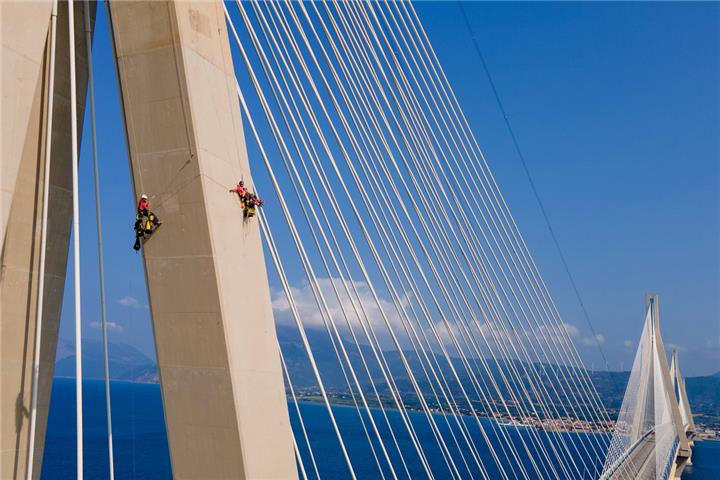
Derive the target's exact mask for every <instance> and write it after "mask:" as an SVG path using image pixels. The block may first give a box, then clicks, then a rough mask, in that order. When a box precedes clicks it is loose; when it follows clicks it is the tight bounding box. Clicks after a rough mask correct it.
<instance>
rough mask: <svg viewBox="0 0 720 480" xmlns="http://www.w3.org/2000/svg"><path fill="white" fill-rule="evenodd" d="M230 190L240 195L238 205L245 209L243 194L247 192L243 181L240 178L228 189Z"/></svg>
mask: <svg viewBox="0 0 720 480" xmlns="http://www.w3.org/2000/svg"><path fill="white" fill-rule="evenodd" d="M230 192H231V193H237V194H238V197H240V207H241V208H242V209H243V210H245V194H246V193H247V189H246V188H245V182H243V181H242V180H240V181H239V182H238V184H237V186H236V187H235V188H231V189H230Z"/></svg>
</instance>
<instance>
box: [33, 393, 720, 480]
mask: <svg viewBox="0 0 720 480" xmlns="http://www.w3.org/2000/svg"><path fill="white" fill-rule="evenodd" d="M111 391H112V414H113V435H114V443H113V445H114V451H115V472H116V478H118V479H119V480H124V479H137V480H144V479H147V480H164V479H171V478H172V470H171V467H170V456H169V452H168V447H167V438H166V435H165V420H164V417H163V408H162V399H161V395H160V387H159V385H146V384H137V383H127V382H112V384H111ZM83 407H84V423H83V425H84V440H85V443H84V445H85V447H84V448H85V450H84V455H85V476H86V478H91V479H103V478H108V454H107V430H106V418H105V400H104V383H103V382H102V381H95V380H88V381H85V382H84V384H83ZM300 409H301V411H302V415H303V419H304V421H305V423H306V427H307V429H308V433H309V436H310V439H311V442H312V448H313V450H314V451H315V452H316V455H318V454H319V455H320V457H321V461H318V468H319V471H320V476H321V477H322V478H333V479H335V478H348V477H349V475H348V473H347V472H348V470H347V467H346V466H345V463H344V461H343V457H342V454H341V452H340V449H339V447H338V442H337V439H336V438H335V435H334V432H333V430H332V428H331V426H330V423H329V421H328V416H327V412H326V410H325V407H324V406H323V405H320V404H314V403H301V405H300ZM290 413H291V420H292V422H293V428H295V435H296V438H297V441H298V444H299V445H300V448H301V450H302V451H303V458H304V459H305V466H306V469H307V470H308V475H309V476H310V478H314V476H313V475H312V474H311V472H310V471H311V470H312V466H311V464H310V460H309V455H308V454H307V447H305V444H304V441H303V437H302V432H301V431H300V430H299V427H298V422H297V418H296V416H295V415H294V406H291V408H290ZM334 413H335V416H336V419H337V421H338V424H339V426H340V429H341V431H342V432H343V437H344V439H345V442H346V445H347V448H348V451H349V453H350V457H351V458H352V459H353V460H354V463H353V466H354V468H355V470H356V474H357V476H358V478H362V479H374V478H379V475H378V470H377V467H376V464H375V461H374V460H373V456H372V452H371V450H370V447H369V446H368V443H367V440H366V437H365V434H364V432H363V430H362V425H361V423H360V422H359V421H358V416H357V412H356V411H355V410H354V408H350V407H344V406H338V407H334ZM410 415H411V416H414V415H417V416H418V417H424V416H423V414H422V413H411V414H410ZM388 416H389V417H390V422H391V424H392V425H393V428H394V429H395V430H396V432H401V431H403V428H402V425H401V419H400V416H399V414H398V413H397V412H392V411H389V412H388ZM435 419H436V422H437V423H438V425H439V428H440V429H441V430H444V432H443V434H444V436H445V437H446V438H448V439H449V438H451V437H450V436H449V435H448V434H447V427H446V426H444V425H445V424H444V419H443V418H442V417H441V416H440V415H436V416H435ZM366 420H367V419H366ZM417 420H418V421H415V419H413V424H414V425H415V426H416V429H417V431H416V433H417V437H418V439H419V440H420V443H421V444H422V445H423V448H425V449H426V452H425V453H426V456H427V459H428V463H429V464H430V465H431V466H432V468H433V473H435V477H436V478H438V479H440V478H450V473H449V470H448V467H447V466H446V463H445V461H444V460H443V457H442V455H441V452H440V449H439V448H437V446H436V442H435V440H434V438H433V434H432V431H431V429H430V428H429V424H428V422H427V421H425V420H424V419H421V418H418V419H417ZM464 420H465V421H466V424H467V426H468V429H469V431H470V433H471V435H473V437H474V438H476V439H477V440H476V445H477V447H478V449H479V450H480V456H481V457H482V458H483V460H484V463H485V464H486V465H488V466H490V465H492V463H493V462H492V460H491V457H490V452H489V451H488V450H487V448H486V447H485V443H484V442H483V441H482V440H481V438H480V435H481V432H480V430H479V428H478V427H477V424H476V423H475V421H474V419H471V418H465V419H464ZM377 423H378V427H379V428H380V430H381V435H383V437H386V438H387V441H386V442H385V443H386V445H387V446H388V449H389V450H390V455H391V457H393V455H395V456H396V455H397V454H396V453H393V452H392V449H390V445H391V437H390V434H389V432H388V431H386V430H384V429H383V428H381V427H380V425H381V424H382V422H381V421H379V415H378V422H377ZM483 426H484V428H485V430H486V432H487V433H488V436H489V437H490V439H491V441H492V442H493V443H494V444H498V442H495V441H494V440H495V438H496V437H495V436H494V434H493V432H492V425H491V421H489V420H483ZM513 435H518V433H515V432H513ZM521 435H522V433H521ZM525 435H527V433H526V434H525ZM566 435H569V434H566ZM578 435H582V434H578ZM398 443H399V445H400V449H401V450H402V451H403V452H404V453H405V456H406V460H407V464H408V469H409V472H410V475H411V476H412V477H413V478H424V477H426V475H425V474H424V473H423V469H422V467H421V463H420V462H419V459H418V457H417V456H416V454H414V449H413V445H412V442H411V440H410V438H409V437H408V436H407V435H398ZM588 445H589V444H588ZM375 448H376V450H377V452H378V455H380V453H379V447H378V445H377V444H376V445H375ZM451 450H452V448H451ZM463 453H464V454H465V456H466V458H467V459H468V464H470V466H471V467H470V468H471V470H472V461H471V459H470V456H469V453H468V452H467V451H465V452H463ZM395 460H396V458H393V463H394V464H395V465H401V464H400V462H396V461H395ZM693 461H694V465H693V466H692V467H689V468H688V469H687V471H686V473H685V475H683V479H688V480H699V479H720V442H707V441H706V442H697V444H696V446H695V449H694V451H693ZM385 468H387V467H385ZM396 468H402V467H396ZM458 468H459V469H460V472H461V473H463V476H467V470H465V467H464V466H463V465H458ZM527 468H528V469H529V470H530V469H531V466H530V464H527ZM75 473H76V472H75V383H74V381H73V380H72V379H56V380H55V381H54V383H53V393H52V402H51V406H50V418H49V421H48V430H47V438H46V442H45V456H44V461H43V470H42V478H43V479H69V478H73V477H75ZM385 473H386V474H389V472H388V471H387V470H386V472H385ZM397 473H398V477H399V478H403V477H407V475H406V474H403V473H402V472H400V471H398V472H397ZM488 474H489V475H490V478H499V477H498V474H497V472H495V471H493V470H489V471H488ZM475 476H478V477H479V472H477V471H476V475H475Z"/></svg>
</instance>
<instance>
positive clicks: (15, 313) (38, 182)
mask: <svg viewBox="0 0 720 480" xmlns="http://www.w3.org/2000/svg"><path fill="white" fill-rule="evenodd" d="M59 7H60V8H59V11H58V21H57V26H58V30H57V37H56V38H57V40H56V42H57V43H56V45H57V48H56V71H55V89H54V92H52V94H53V95H54V103H55V105H54V114H53V123H54V128H53V138H52V160H51V170H50V198H49V212H50V214H49V217H48V242H47V248H48V251H47V259H46V269H45V293H44V312H43V330H42V332H41V338H42V340H41V342H42V343H41V359H40V362H41V363H40V384H39V389H38V415H37V422H38V423H37V435H36V440H37V441H36V445H35V446H36V453H35V457H34V458H35V465H34V469H33V472H34V477H35V478H39V476H40V470H41V467H42V454H43V447H44V442H45V427H46V424H47V414H48V408H49V403H50V390H51V384H52V376H53V368H54V364H55V353H56V346H57V331H58V325H59V320H60V310H61V304H62V294H63V288H64V283H65V270H66V263H67V253H68V241H69V237H70V218H71V215H72V193H71V188H72V185H71V163H70V162H71V152H70V127H69V124H70V100H69V98H70V90H69V88H70V87H69V78H70V71H69V62H68V51H69V46H68V40H69V39H68V25H67V18H68V16H67V3H64V2H61V3H60V5H59ZM0 8H2V10H1V13H0V19H1V20H0V21H1V22H2V99H3V104H2V139H3V142H2V159H1V161H0V169H1V170H0V177H1V180H2V215H3V223H2V227H3V232H2V234H3V236H2V257H1V263H2V279H1V280H0V375H1V382H0V397H1V400H2V407H1V409H0V430H1V435H0V449H1V454H0V478H3V479H6V478H10V479H16V478H17V479H24V478H25V472H26V463H27V449H28V448H29V445H28V433H29V432H28V426H29V425H28V424H29V417H28V415H29V408H30V398H31V386H32V363H33V356H34V342H35V320H36V309H37V300H38V279H39V261H40V251H39V250H40V234H41V221H42V203H43V183H44V181H45V179H44V170H45V151H44V146H45V135H46V133H47V132H46V131H45V126H46V122H47V99H48V94H49V92H48V91H47V90H48V87H47V85H48V75H49V72H48V55H49V48H47V47H48V42H47V40H48V30H49V29H48V26H49V23H50V11H51V4H50V2H49V1H42V2H2V3H1V4H0ZM94 12H95V3H94V2H93V3H92V13H91V17H92V18H94V16H95V14H94ZM75 30H76V39H75V49H76V60H77V66H76V72H77V82H78V83H77V85H78V110H79V112H80V113H81V115H80V117H79V119H78V123H79V125H80V126H82V112H83V111H84V104H85V91H86V85H87V73H86V72H87V64H86V58H87V54H86V50H85V32H84V26H83V2H76V10H75ZM78 131H82V128H78Z"/></svg>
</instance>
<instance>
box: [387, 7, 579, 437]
mask: <svg viewBox="0 0 720 480" xmlns="http://www.w3.org/2000/svg"><path fill="white" fill-rule="evenodd" d="M381 13H382V12H381ZM390 33H391V35H392V34H393V33H392V30H390ZM393 38H394V36H393ZM391 52H395V49H394V48H393V49H391ZM401 54H402V51H401ZM400 74H401V75H403V73H402V70H400ZM411 74H412V71H411ZM413 78H414V74H413ZM414 92H415V90H410V96H411V98H412V97H413V96H414ZM420 93H421V94H422V90H420ZM423 98H424V95H423ZM433 101H434V100H433ZM431 113H432V112H431ZM433 118H434V116H433ZM440 134H441V135H442V130H440ZM433 136H434V134H433ZM443 138H444V136H443ZM441 153H442V155H443V157H444V151H442V150H441ZM451 173H452V170H451ZM461 193H463V192H461ZM521 294H522V290H521ZM533 317H534V315H533ZM526 318H527V317H526ZM531 332H532V330H531ZM543 336H544V335H543ZM540 346H541V348H543V347H542V343H540ZM543 350H544V348H543ZM551 353H552V350H551ZM553 357H554V354H553ZM553 373H555V372H554V371H553ZM560 387H561V389H562V390H563V391H564V388H563V386H562V384H561V385H560ZM573 396H574V391H573ZM570 405H572V403H571V404H570ZM571 408H572V407H571ZM573 410H574V409H573ZM576 418H577V415H576ZM581 443H582V442H581ZM582 445H583V448H584V443H582Z"/></svg>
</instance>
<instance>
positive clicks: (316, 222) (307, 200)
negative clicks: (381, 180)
mask: <svg viewBox="0 0 720 480" xmlns="http://www.w3.org/2000/svg"><path fill="white" fill-rule="evenodd" d="M253 7H255V5H254V4H253ZM256 13H259V14H260V16H261V17H262V18H263V21H264V23H263V25H264V26H263V25H261V26H262V27H263V31H264V32H266V31H265V28H266V27H267V22H266V21H265V20H264V15H263V14H262V12H261V11H257V10H256ZM273 23H274V20H273ZM266 35H267V32H266ZM271 52H272V53H273V57H274V58H276V56H275V53H274V51H272V50H271ZM276 60H277V58H276ZM283 62H285V60H284V59H283ZM286 66H287V64H286ZM280 73H281V75H282V77H283V82H284V83H285V84H286V86H287V83H286V79H285V76H284V74H283V73H282V71H280ZM289 73H290V75H291V76H292V72H289ZM293 81H295V80H294V79H293ZM273 90H274V91H275V88H273ZM276 98H277V95H276ZM283 98H284V94H283ZM291 98H292V97H291ZM278 101H279V100H278ZM292 101H293V104H294V105H295V102H294V100H292ZM286 107H287V108H289V107H288V106H287V103H286ZM295 109H296V110H297V106H295ZM281 113H282V114H283V117H285V113H284V111H283V110H282V109H281ZM298 113H299V112H298ZM301 122H302V119H301ZM293 123H294V124H295V125H296V127H297V124H296V123H295V120H294V117H293ZM298 131H300V130H298ZM303 131H304V132H305V135H307V131H306V130H305V129H304V127H303ZM290 134H291V136H292V137H293V139H294V135H293V134H292V130H290ZM293 141H294V142H295V140H293ZM303 144H304V145H305V146H306V150H307V144H306V142H305V140H303ZM296 147H297V145H296ZM312 149H313V151H314V148H312ZM307 151H308V154H310V152H309V150H307ZM298 153H300V152H298ZM310 155H311V156H313V157H315V156H316V154H314V153H313V154H310ZM301 158H302V155H301ZM289 160H290V163H291V164H294V162H293V160H292V158H290V159H289ZM292 170H293V172H294V174H295V175H298V172H297V170H295V167H294V166H293V167H292ZM305 171H306V173H307V174H308V175H309V173H308V172H307V169H305ZM289 173H290V174H292V172H289ZM321 181H322V180H321ZM296 185H300V188H301V189H302V190H303V195H304V197H305V199H304V200H302V199H301V200H300V204H301V205H303V209H304V206H305V205H306V204H310V203H311V201H310V200H309V198H308V197H307V192H305V188H304V183H303V181H302V180H300V179H299V177H298V180H297V181H296V182H293V186H294V188H296V190H297V187H296ZM323 188H326V185H325V183H324V182H323ZM313 192H314V193H315V195H316V196H317V192H315V190H314V189H313ZM298 193H299V192H298ZM317 202H318V204H321V203H322V202H321V201H320V199H319V198H318V199H317ZM304 210H305V209H304ZM310 211H311V213H312V214H313V216H314V220H313V221H310V220H309V219H308V222H309V225H310V228H311V230H312V231H314V230H315V225H317V226H318V228H319V229H320V231H321V234H322V236H323V238H324V239H325V243H326V245H327V248H328V250H329V252H330V255H331V257H332V258H333V263H334V264H335V265H336V268H339V266H338V265H337V261H336V260H335V257H334V254H333V252H332V249H331V247H330V246H329V244H327V239H326V237H325V235H324V233H322V227H321V226H320V222H319V219H317V217H316V216H315V213H314V209H310ZM320 211H321V213H322V214H323V218H324V219H325V221H326V223H327V224H328V227H329V229H330V232H331V235H332V237H333V239H334V240H335V235H334V234H333V233H332V226H331V225H330V224H329V221H328V220H327V217H326V216H325V214H324V209H320ZM306 216H307V214H306ZM313 235H315V234H313ZM316 244H317V241H316ZM317 246H318V249H319V250H320V254H321V256H322V257H323V258H324V254H323V253H322V251H321V249H320V246H319V245H317ZM338 254H339V255H340V256H342V251H341V250H340V249H339V247H338ZM323 262H324V263H326V260H323ZM343 263H344V260H343ZM328 275H331V274H330V273H329V271H328ZM341 280H342V282H343V283H344V284H345V280H344V278H343V276H342V274H341ZM345 285H346V284H345ZM346 288H347V287H346ZM333 289H334V290H335V286H334V283H333ZM346 291H347V290H346ZM348 294H349V292H348ZM336 295H337V291H336ZM351 299H352V297H351ZM338 300H339V301H340V302H341V303H340V306H341V309H343V315H344V316H346V313H345V311H344V308H343V304H342V301H341V299H340V297H339V295H338ZM359 303H360V305H361V308H362V302H359ZM353 308H355V302H354V301H353ZM356 314H358V315H359V313H358V312H357V310H356ZM359 318H362V317H359ZM346 320H347V316H346ZM348 327H349V330H350V332H351V334H352V335H353V339H354V340H355V342H356V343H357V339H356V338H355V335H354V332H353V329H352V325H351V324H350V323H349V321H348ZM363 328H364V325H363ZM368 339H369V337H368ZM370 345H371V347H372V345H373V342H372V341H371V340H370ZM358 353H359V354H360V356H361V358H363V362H364V357H363V355H362V351H361V350H360V349H358ZM379 365H380V367H381V369H383V364H382V362H380V363H379ZM366 369H367V367H366ZM368 375H369V378H370V381H371V384H374V382H373V381H372V376H370V372H369V370H368ZM373 389H374V386H373ZM391 389H392V386H391ZM391 392H392V390H391ZM378 400H379V399H378ZM379 401H380V400H379ZM380 404H381V405H382V402H380ZM400 406H401V405H400ZM402 411H404V407H402V406H401V412H402ZM388 426H390V425H388ZM391 434H392V429H391ZM401 454H402V453H401ZM401 460H402V456H401Z"/></svg>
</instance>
